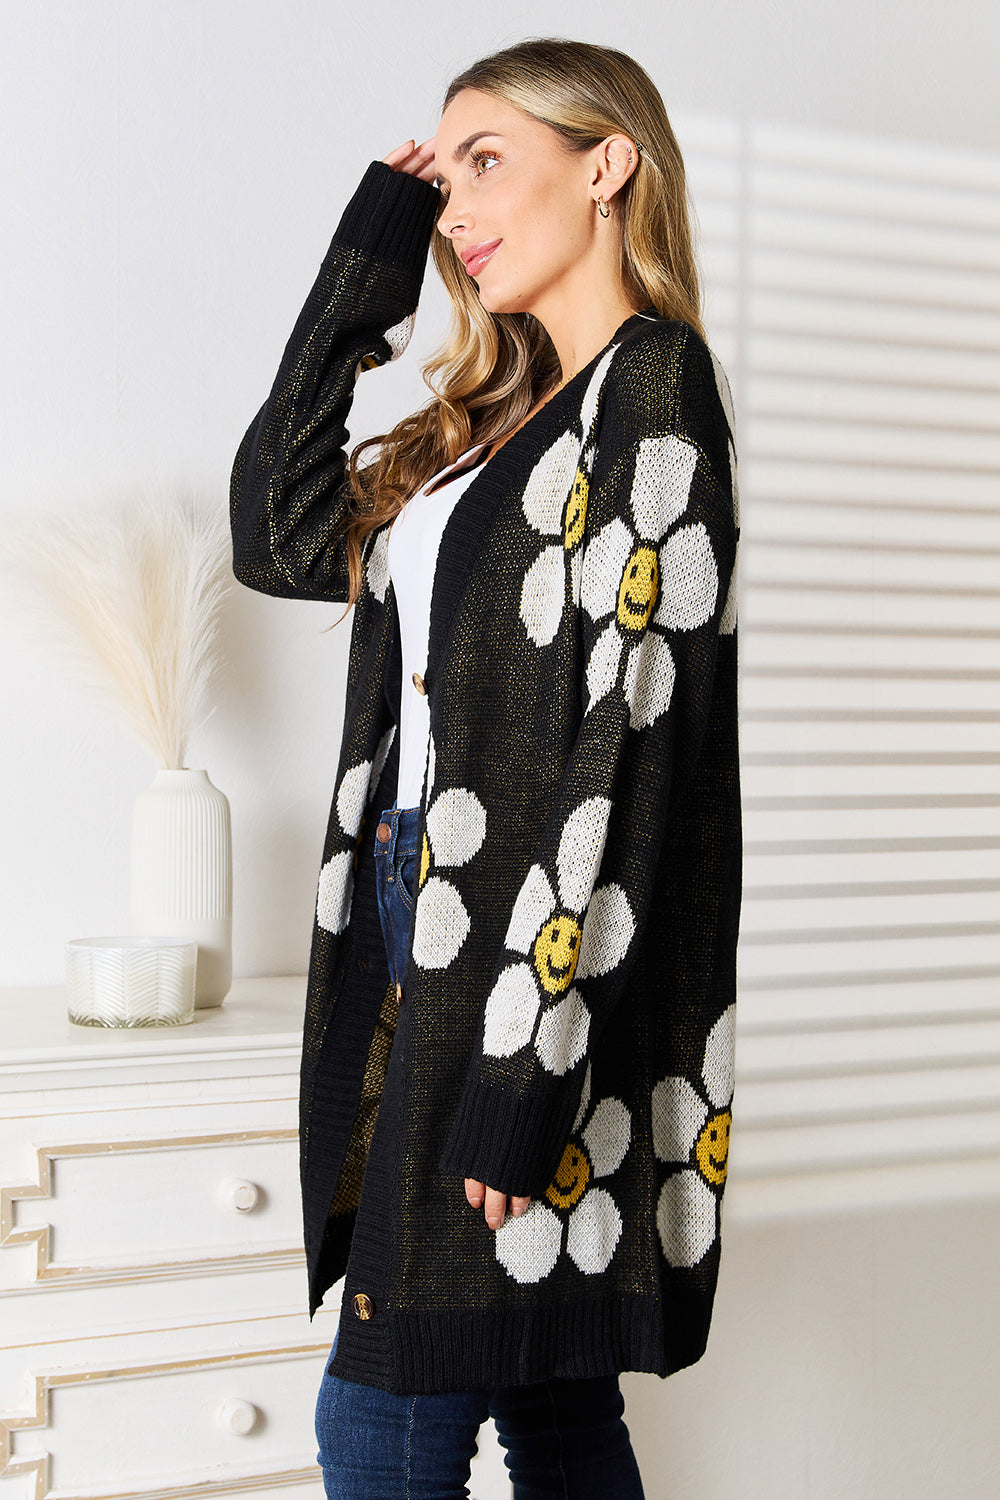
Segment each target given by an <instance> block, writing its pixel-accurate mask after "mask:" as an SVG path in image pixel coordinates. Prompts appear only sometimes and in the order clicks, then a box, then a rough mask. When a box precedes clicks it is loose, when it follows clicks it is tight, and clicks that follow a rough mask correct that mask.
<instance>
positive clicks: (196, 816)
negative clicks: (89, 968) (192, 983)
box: [131, 770, 233, 1010]
mask: <svg viewBox="0 0 1000 1500" xmlns="http://www.w3.org/2000/svg"><path fill="white" fill-rule="evenodd" d="M131 927H132V931H133V932H134V933H136V934H138V935H146V936H151V935H155V934H158V933H169V934H170V935H171V936H175V937H184V938H194V939H196V941H197V943H198V971H197V986H196V989H195V1007H196V1009H199V1010H201V1009H206V1008H207V1007H209V1006H212V1005H221V1004H222V1002H223V1000H224V999H225V998H226V995H227V994H228V993H229V988H230V985H231V984H232V980H233V849H232V825H231V820H230V813H229V801H228V799H227V798H226V797H225V795H224V794H223V793H222V792H220V791H219V789H218V787H215V786H213V785H212V783H211V782H210V781H209V779H208V773H207V772H205V771H189V770H182V771H157V773H156V775H155V777H154V778H153V784H152V786H150V787H149V788H148V789H147V790H146V791H144V792H140V793H139V795H138V797H137V798H136V799H135V810H134V813H133V815H132V881H131Z"/></svg>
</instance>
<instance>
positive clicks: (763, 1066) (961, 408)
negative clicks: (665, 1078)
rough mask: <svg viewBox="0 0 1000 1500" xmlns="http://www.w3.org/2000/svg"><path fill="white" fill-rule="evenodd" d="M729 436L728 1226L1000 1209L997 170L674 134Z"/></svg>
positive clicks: (910, 156)
mask: <svg viewBox="0 0 1000 1500" xmlns="http://www.w3.org/2000/svg"><path fill="white" fill-rule="evenodd" d="M676 125H677V131H678V137H679V139H680V142H681V146H682V149H683V151H684V154H685V160H686V162H687V164H688V170H689V175H690V180H691V187H692V193H693V196H694V200H695V204H696V208H697V215H698V220H699V223H700V227H701V234H702V264H703V267H704V270H705V279H706V304H707V305H706V322H707V325H708V328H707V331H708V338H709V342H710V344H711V345H712V347H713V348H714V350H715V351H716V353H717V354H718V355H719V357H720V359H721V360H722V362H723V364H724V365H725V366H726V369H727V372H728V374H729V377H730V382H731V384H732V387H733V395H734V402H735V406H736V414H737V426H738V440H739V450H738V451H739V471H740V498H741V511H742V526H743V542H742V549H741V569H742V577H741V591H740V657H741V674H742V682H741V736H742V764H743V792H744V811H745V819H744V829H745V840H746V847H745V861H744V879H745V892H744V908H743V921H742V929H741V943H740V1003H739V1006H738V1014H739V1023H738V1040H737V1083H736V1095H735V1100H734V1145H733V1155H732V1162H731V1174H730V1181H729V1186H728V1189H727V1201H726V1209H727V1211H728V1212H729V1213H732V1214H738V1215H740V1216H756V1215H768V1214H780V1213H798V1212H803V1211H808V1210H811V1209H823V1208H835V1207H841V1206H850V1205H862V1204H870V1203H877V1202H880V1201H884V1200H887V1199H890V1200H891V1199H895V1200H900V1199H911V1198H912V1199H921V1198H927V1197H940V1196H950V1195H962V1194H979V1193H982V1192H996V1191H997V1190H998V1189H1000V788H998V782H997V771H998V766H1000V657H998V643H1000V608H998V604H1000V158H994V157H992V156H988V155H982V154H978V153H976V154H974V153H965V152H959V151H955V150H951V149H939V148H936V147H932V146H927V145H922V144H921V145H911V144H904V143H898V142H891V141H877V140H876V141H873V140H867V139H855V138H851V137H849V136H843V135H833V134H825V133H818V132H806V131H802V130H794V129H787V128H781V127H777V126H771V125H763V124H759V123H747V124H745V125H740V124H739V123H738V122H736V121H731V120H712V119H703V118H702V119H699V118H694V117H691V118H687V117H684V118H682V117H680V116H678V118H677V121H676Z"/></svg>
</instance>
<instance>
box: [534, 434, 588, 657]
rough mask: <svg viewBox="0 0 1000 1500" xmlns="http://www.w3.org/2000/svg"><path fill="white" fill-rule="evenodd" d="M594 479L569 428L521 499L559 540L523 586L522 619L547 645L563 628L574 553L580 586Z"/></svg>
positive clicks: (542, 530) (574, 576) (540, 526)
mask: <svg viewBox="0 0 1000 1500" xmlns="http://www.w3.org/2000/svg"><path fill="white" fill-rule="evenodd" d="M588 489H589V480H588V475H587V470H586V467H585V465H584V460H583V458H582V457H581V454H580V439H579V438H578V437H577V436H576V434H575V433H574V432H573V431H572V429H571V430H570V431H569V432H564V433H563V434H562V436H561V437H559V438H557V439H556V441H555V442H554V443H553V444H552V446H551V447H550V448H549V449H547V451H546V452H545V453H543V454H542V456H541V458H540V459H539V460H538V463H537V464H536V465H535V467H534V469H533V470H532V472H531V475H530V477H529V479H528V483H527V485H526V486H525V490H524V496H523V499H522V501H521V505H522V509H523V511H524V515H525V519H526V520H527V521H528V524H529V525H530V526H531V527H532V528H533V530H535V531H536V532H538V533H539V535H540V536H542V537H546V538H548V537H554V538H558V540H557V541H556V542H555V543H554V544H553V545H550V546H547V547H543V549H542V551H541V552H540V553H539V555H538V557H536V559H535V561H534V562H533V563H532V564H531V566H530V568H528V570H527V572H526V573H525V575H524V582H523V584H522V585H521V623H522V624H523V625H524V628H525V630H526V631H527V632H528V639H529V640H531V641H533V642H534V644H535V645H536V646H547V645H548V644H549V643H550V642H551V641H552V640H553V638H554V637H555V634H556V631H557V630H558V629H559V622H560V621H561V619H562V616H563V609H564V607H565V604H566V572H565V554H566V553H567V552H568V553H570V554H571V556H570V577H571V580H572V588H573V596H574V598H575V597H576V596H577V595H578V593H579V588H580V557H581V551H580V542H581V540H582V538H583V528H584V523H585V521H586V516H587V494H588Z"/></svg>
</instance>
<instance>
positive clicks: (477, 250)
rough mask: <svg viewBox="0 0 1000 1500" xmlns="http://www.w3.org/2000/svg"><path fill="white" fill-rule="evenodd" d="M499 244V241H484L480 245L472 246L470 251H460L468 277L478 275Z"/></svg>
mask: <svg viewBox="0 0 1000 1500" xmlns="http://www.w3.org/2000/svg"><path fill="white" fill-rule="evenodd" d="M500 244H501V241H500V240H484V241H483V242H482V244H480V245H473V246H472V248H471V250H463V251H462V263H463V265H464V266H465V269H466V270H467V271H468V273H469V275H470V276H475V275H477V274H478V272H479V271H480V269H481V268H482V267H483V266H485V264H486V262H487V261H488V260H489V258H490V256H491V255H492V254H493V252H494V251H495V250H497V249H498V248H499V246H500Z"/></svg>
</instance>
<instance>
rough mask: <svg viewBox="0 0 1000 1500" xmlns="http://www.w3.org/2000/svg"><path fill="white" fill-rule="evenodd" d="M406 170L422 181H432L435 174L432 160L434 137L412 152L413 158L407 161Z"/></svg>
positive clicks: (435, 169) (435, 170)
mask: <svg viewBox="0 0 1000 1500" xmlns="http://www.w3.org/2000/svg"><path fill="white" fill-rule="evenodd" d="M406 170H407V171H408V172H412V173H413V175H414V177H419V178H420V179H421V181H423V182H433V181H434V178H435V176H436V175H437V168H436V166H435V160H434V137H433V136H431V137H430V139H429V140H426V141H424V143H423V144H422V145H420V146H418V147H417V149H416V150H415V151H414V153H413V159H412V160H411V161H410V162H408V163H407V168H406Z"/></svg>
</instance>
